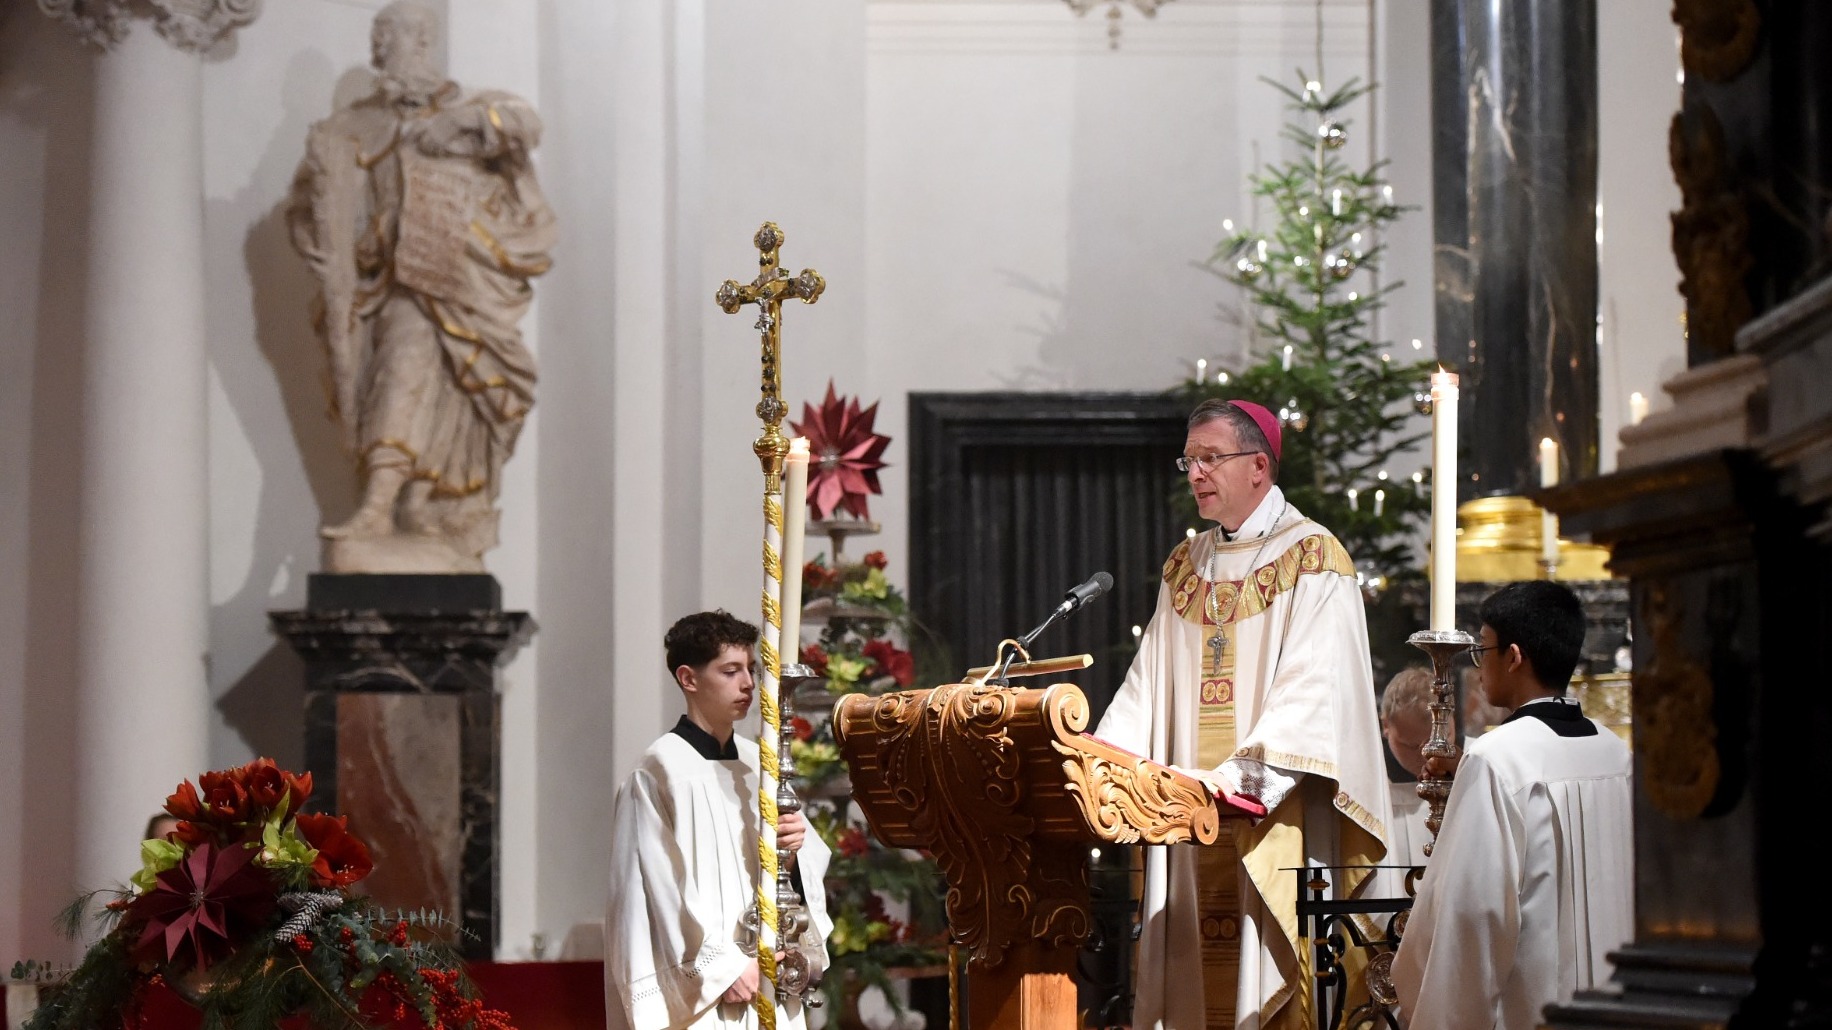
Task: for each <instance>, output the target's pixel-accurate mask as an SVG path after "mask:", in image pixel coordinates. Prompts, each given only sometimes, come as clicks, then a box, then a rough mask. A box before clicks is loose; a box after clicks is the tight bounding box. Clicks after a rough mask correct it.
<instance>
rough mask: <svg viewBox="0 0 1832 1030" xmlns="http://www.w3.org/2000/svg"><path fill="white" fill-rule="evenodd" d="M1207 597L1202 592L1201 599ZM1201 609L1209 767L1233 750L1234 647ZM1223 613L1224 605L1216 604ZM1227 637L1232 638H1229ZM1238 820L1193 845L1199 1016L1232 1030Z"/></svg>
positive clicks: (1202, 761) (1203, 737) (1203, 753)
mask: <svg viewBox="0 0 1832 1030" xmlns="http://www.w3.org/2000/svg"><path fill="white" fill-rule="evenodd" d="M1209 589H1214V588H1213V587H1212V586H1211V587H1209ZM1204 600H1205V602H1206V600H1207V599H1206V598H1205V599H1204ZM1208 609H1209V606H1208V605H1207V604H1206V603H1204V604H1203V605H1202V606H1201V607H1200V608H1199V609H1198V610H1199V611H1201V612H1202V635H1201V638H1200V639H1201V642H1202V645H1203V646H1202V696H1201V702H1200V707H1199V708H1198V710H1197V715H1196V765H1197V767H1198V768H1202V769H1213V768H1215V767H1216V766H1219V765H1220V764H1221V763H1223V762H1225V761H1227V760H1228V757H1229V756H1231V755H1232V754H1234V745H1235V743H1236V737H1235V733H1234V648H1233V647H1224V648H1222V649H1221V651H1220V657H1219V660H1218V659H1217V654H1216V650H1215V649H1214V648H1211V647H1209V646H1207V645H1208V640H1209V637H1210V636H1212V635H1214V634H1215V633H1218V632H1220V631H1221V627H1220V626H1218V625H1216V624H1215V623H1214V621H1213V620H1212V619H1211V618H1210V617H1209V615H1208ZM1220 610H1221V611H1222V612H1223V617H1224V618H1226V611H1227V609H1226V608H1225V607H1224V608H1222V609H1220ZM1230 643H1231V642H1230ZM1237 825H1239V823H1238V821H1237V820H1234V819H1224V820H1222V822H1221V834H1220V835H1219V836H1217V837H1216V838H1215V843H1213V844H1211V845H1209V846H1207V847H1203V848H1198V849H1196V918H1197V927H1198V929H1199V931H1200V933H1201V935H1202V1005H1203V1022H1204V1025H1206V1026H1208V1027H1210V1028H1221V1030H1232V1028H1233V1026H1234V1010H1235V1003H1236V1001H1237V999H1238V997H1239V993H1240V845H1239V844H1238V842H1237V841H1236V840H1235V835H1234V830H1235V827H1236V826H1237Z"/></svg>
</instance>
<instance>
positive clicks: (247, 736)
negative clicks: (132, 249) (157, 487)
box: [209, 53, 371, 768]
mask: <svg viewBox="0 0 1832 1030" xmlns="http://www.w3.org/2000/svg"><path fill="white" fill-rule="evenodd" d="M334 75H336V72H335V70H334V69H333V67H332V65H331V63H330V62H329V61H328V60H326V59H325V58H324V57H323V56H322V55H320V54H313V53H301V54H298V55H296V56H294V58H293V59H292V63H291V64H290V65H289V66H288V68H287V74H286V82H285V86H284V90H283V96H284V97H285V98H286V108H285V114H284V116H283V117H282V118H281V120H280V123H279V124H278V125H277V126H275V128H274V132H273V135H272V137H271V138H270V139H269V141H268V145H267V147H266V149H265V151H264V152H263V153H262V155H261V158H260V161H259V163H258V165H257V166H256V168H255V170H254V172H253V173H252V174H251V176H250V178H249V183H248V185H247V186H245V187H244V188H243V189H241V190H240V191H238V192H237V193H236V194H235V195H234V196H233V197H231V198H229V199H226V200H221V201H213V202H212V203H211V206H210V212H209V217H210V219H211V220H212V222H213V223H215V224H219V225H228V226H247V230H246V233H245V234H244V236H243V239H242V248H241V254H240V257H241V264H242V266H243V267H242V268H241V269H236V268H234V267H232V266H231V264H230V262H229V260H228V258H227V257H226V255H225V256H224V258H223V263H224V267H223V268H221V269H218V270H215V274H213V275H212V276H211V281H212V282H219V283H222V282H234V281H236V280H237V279H239V278H240V277H241V275H243V274H245V275H246V276H247V281H248V283H249V290H250V295H249V302H250V309H251V310H250V312H249V314H250V316H251V321H252V324H253V327H254V340H253V343H254V346H253V347H250V346H248V343H249V341H247V340H246V339H244V338H242V337H241V336H240V335H239V334H228V335H227V336H226V337H225V338H222V339H219V340H217V341H215V343H214V346H213V348H212V356H211V357H212V365H213V367H214V368H215V369H216V371H217V376H218V380H219V382H220V383H221V385H222V388H223V393H224V396H225V397H226V398H227V400H228V403H229V405H230V407H231V408H233V409H234V412H235V415H236V420H237V422H238V424H239V425H240V426H241V427H242V429H243V431H244V439H243V444H244V445H245V446H246V447H248V448H249V449H250V450H252V452H253V458H254V463H255V465H256V466H257V467H258V468H259V469H260V470H261V475H260V477H259V496H258V497H257V498H255V499H254V501H253V502H252V509H253V516H252V519H253V527H252V530H253V531H252V541H251V546H250V555H251V557H250V560H249V565H248V572H247V575H246V577H245V578H244V580H243V582H242V583H241V585H240V587H239V588H238V589H237V590H236V592H235V594H234V596H232V597H230V598H228V599H227V600H225V601H223V602H222V603H220V604H218V605H216V606H215V608H214V610H213V611H212V613H211V639H212V642H213V645H212V646H213V649H214V650H215V651H216V652H217V653H218V655H219V656H220V659H221V665H222V666H227V668H222V674H223V677H224V680H223V681H219V682H216V683H213V684H212V689H213V690H215V691H216V692H217V707H218V709H219V710H220V712H221V713H222V716H223V719H224V720H225V721H226V723H227V724H228V726H229V727H230V729H231V730H233V732H234V733H235V734H236V735H237V736H239V737H240V739H241V741H242V742H243V743H244V744H246V745H247V747H248V748H249V749H251V750H252V751H253V753H255V754H260V755H269V756H272V757H273V758H274V759H275V760H276V761H278V762H280V764H282V765H285V766H288V767H290V768H299V767H300V766H301V764H302V763H303V761H304V753H305V740H304V698H305V673H304V665H303V663H302V662H301V661H300V660H299V658H298V656H297V655H295V654H294V653H293V652H292V650H291V649H290V648H289V647H288V646H287V645H286V644H285V643H283V642H280V641H277V640H274V639H273V638H272V637H271V636H270V633H271V631H270V630H269V629H268V625H267V612H268V610H269V609H272V608H296V607H299V606H300V605H301V604H303V602H304V594H305V589H304V588H305V577H306V575H307V574H308V573H310V572H313V571H316V569H317V568H318V565H319V560H320V550H319V538H318V526H319V525H320V524H321V522H322V521H324V518H325V514H324V513H327V512H330V513H336V514H337V515H338V516H339V517H341V516H342V514H343V513H346V512H349V511H351V510H353V509H354V507H355V504H356V477H355V475H354V462H353V459H352V458H351V457H350V456H349V455H347V454H346V453H345V452H344V450H343V445H342V442H341V440H340V437H339V433H338V428H337V426H336V424H335V423H334V422H333V420H332V418H331V416H330V408H329V394H328V393H327V370H326V366H325V356H324V348H323V346H322V345H321V344H320V343H319V340H318V337H317V334H316V333H315V332H314V331H313V329H312V305H313V302H314V297H315V296H316V291H317V284H316V282H315V281H314V280H313V278H312V275H311V272H310V270H309V269H308V268H307V267H306V265H305V262H304V261H303V260H302V259H301V258H300V257H299V255H298V253H297V252H295V251H294V250H293V246H292V241H291V237H290V235H289V233H288V229H287V226H286V206H287V192H286V191H287V187H288V185H289V184H290V183H291V181H292V175H293V170H294V169H295V168H296V167H297V165H298V162H299V160H300V158H301V157H302V156H303V155H304V152H305V138H306V132H307V130H308V128H309V126H310V125H311V123H312V122H314V121H316V120H317V119H319V118H322V117H324V116H325V115H327V114H329V113H330V111H329V110H313V109H307V107H306V106H305V105H306V101H305V99H304V98H315V97H321V96H323V95H324V94H325V92H326V89H325V86H326V84H328V83H329V82H330V81H331V80H332V78H333V76H334ZM370 82H371V79H370V76H369V73H368V72H366V71H362V70H354V69H353V70H350V71H347V72H345V73H343V74H342V75H341V76H338V77H337V79H336V84H335V87H334V96H335V98H336V100H335V103H338V104H341V103H345V102H347V99H348V98H351V97H356V96H362V95H364V94H365V93H366V92H368V90H369V87H370ZM237 322H238V324H239V320H237ZM276 392H277V393H278V395H279V400H280V411H279V412H275V411H274V410H273V399H274V395H275V393H276ZM294 468H297V469H298V470H299V471H300V472H302V473H303V477H300V476H297V475H293V474H291V470H292V469H294ZM301 478H303V483H302V482H301ZM302 486H303V490H302V489H301V487H302ZM228 506H229V507H233V508H237V509H244V510H245V509H246V508H247V507H249V505H246V504H244V503H243V502H242V501H241V500H240V499H231V500H230V501H229V502H228ZM243 663H246V664H243ZM217 750H218V751H221V750H222V748H220V747H218V748H217Z"/></svg>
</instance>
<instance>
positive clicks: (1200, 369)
mask: <svg viewBox="0 0 1832 1030" xmlns="http://www.w3.org/2000/svg"><path fill="white" fill-rule="evenodd" d="M1208 374H1209V359H1207V358H1197V359H1196V381H1197V382H1198V383H1200V382H1202V381H1203V380H1204V379H1205V378H1207V376H1208Z"/></svg>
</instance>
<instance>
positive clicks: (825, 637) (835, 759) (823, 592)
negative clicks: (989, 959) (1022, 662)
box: [789, 551, 947, 1011]
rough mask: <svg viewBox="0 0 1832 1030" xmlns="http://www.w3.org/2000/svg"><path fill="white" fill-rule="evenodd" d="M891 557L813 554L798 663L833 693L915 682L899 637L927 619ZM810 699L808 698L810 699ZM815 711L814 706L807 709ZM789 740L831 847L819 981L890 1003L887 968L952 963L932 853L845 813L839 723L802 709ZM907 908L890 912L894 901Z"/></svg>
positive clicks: (837, 999) (813, 815) (840, 999)
mask: <svg viewBox="0 0 1832 1030" xmlns="http://www.w3.org/2000/svg"><path fill="white" fill-rule="evenodd" d="M888 565H889V562H888V561H887V560H886V558H885V556H884V552H882V551H872V552H870V553H869V554H867V555H865V557H864V558H863V559H862V560H860V561H858V562H839V563H832V564H830V563H829V562H828V561H827V560H826V558H825V556H817V557H816V558H815V559H814V560H813V561H810V562H808V563H807V564H806V565H804V566H803V568H802V596H803V597H804V598H806V603H805V607H804V613H805V615H804V618H805V620H806V621H808V622H810V623H811V622H812V621H813V619H814V617H815V616H817V615H818V616H822V617H824V618H825V624H824V625H823V626H822V629H821V633H820V637H819V639H818V640H817V641H816V642H815V643H812V644H808V645H805V646H803V647H802V649H801V660H802V663H803V664H805V665H807V666H809V667H810V668H812V669H813V671H814V672H815V674H816V675H818V676H821V677H822V678H823V680H824V683H823V684H822V686H824V688H825V689H824V691H822V693H823V694H824V695H825V698H826V699H829V701H830V699H831V698H832V697H833V696H835V695H840V694H854V693H864V694H883V693H888V692H890V691H894V690H907V689H910V688H912V687H914V686H916V685H917V683H918V679H919V674H918V670H917V660H916V655H915V654H914V653H912V651H911V650H909V649H907V648H904V647H901V646H899V645H898V643H897V639H898V638H902V639H904V640H909V639H910V638H911V637H912V636H914V635H915V634H916V633H917V632H919V630H920V627H919V626H917V624H916V623H915V620H914V619H912V618H911V616H910V614H909V608H908V605H907V604H906V603H905V600H904V597H903V595H902V593H901V592H899V591H898V590H897V588H896V587H895V586H894V585H893V584H892V583H891V582H890V579H889V578H888V577H887V576H886V575H885V569H886V567H887V566H888ZM811 708H812V706H810V709H811ZM810 714H813V713H812V711H811V712H810ZM791 726H792V729H793V731H794V736H793V739H792V740H791V742H790V744H789V750H790V755H791V756H792V757H793V759H794V761H795V768H796V772H797V773H798V774H799V775H800V776H801V777H802V778H803V780H804V783H805V794H806V795H807V796H809V798H810V802H809V807H808V810H807V811H808V819H809V823H810V825H812V826H813V828H814V830H815V832H816V833H819V834H820V835H821V838H822V839H823V840H825V841H826V842H827V846H828V847H830V848H832V849H833V864H832V865H831V866H829V867H828V870H827V911H828V912H829V913H831V914H832V916H833V923H834V925H833V935H832V936H831V937H829V938H828V939H827V950H828V953H829V955H830V956H831V957H832V968H833V971H834V974H838V975H833V974H830V975H828V977H827V978H826V979H825V980H824V981H823V985H824V987H823V989H824V990H826V991H827V992H828V994H829V996H830V997H829V1001H830V1002H832V1003H833V1004H834V1005H836V1006H837V1007H836V1009H835V1011H839V1009H840V1008H843V1007H844V996H845V994H846V992H848V991H858V990H861V989H863V988H864V987H868V986H877V987H878V988H880V989H881V990H883V991H884V993H885V997H886V998H887V999H889V1000H890V1003H891V1004H892V1005H893V1006H897V1005H899V1004H900V1002H899V1001H898V998H899V995H898V994H897V993H896V992H894V991H892V990H890V989H889V988H890V985H891V979H892V975H893V973H892V971H893V970H899V969H903V970H907V969H913V968H932V967H935V966H937V965H940V964H941V963H943V962H945V961H946V954H947V918H946V915H945V913H944V911H943V909H942V901H943V898H944V896H945V894H946V891H947V887H946V884H945V883H944V882H943V880H942V877H941V871H940V869H939V868H937V866H936V865H935V862H934V860H933V859H931V858H930V857H929V856H927V855H923V854H920V853H917V852H909V851H903V850H900V849H893V848H886V847H884V846H883V845H881V844H879V843H878V842H877V841H875V840H873V839H872V838H871V836H870V835H869V834H868V833H866V831H865V829H864V828H863V827H862V826H860V825H858V824H857V823H856V822H854V821H853V820H851V819H850V818H848V815H847V806H848V804H849V795H848V788H846V787H845V786H844V784H843V782H842V781H841V779H840V777H841V776H842V774H844V773H845V771H846V765H845V762H844V761H843V760H842V759H841V757H840V751H839V747H838V746H837V745H836V744H835V743H834V740H833V731H832V727H831V725H830V724H829V723H828V722H827V720H826V719H825V718H823V717H821V716H820V715H815V716H814V717H813V718H803V717H795V718H794V719H793V721H792V722H791ZM889 903H895V904H897V905H899V906H901V907H902V909H903V910H904V911H905V915H904V918H901V919H899V918H895V917H893V916H892V915H891V914H890V912H889V908H888V907H887V906H888V904H889Z"/></svg>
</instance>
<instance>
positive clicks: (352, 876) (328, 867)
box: [296, 812, 375, 888]
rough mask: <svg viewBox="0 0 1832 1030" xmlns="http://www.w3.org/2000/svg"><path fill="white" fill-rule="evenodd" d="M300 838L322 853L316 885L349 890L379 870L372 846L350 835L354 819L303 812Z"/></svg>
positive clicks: (314, 872)
mask: <svg viewBox="0 0 1832 1030" xmlns="http://www.w3.org/2000/svg"><path fill="white" fill-rule="evenodd" d="M296 824H297V826H298V827H299V836H300V837H301V838H302V839H303V840H304V841H305V842H306V843H307V844H310V845H311V846H312V847H313V848H316V849H317V851H318V857H317V859H315V860H314V861H313V862H312V886H314V887H318V888H325V887H348V886H349V885H351V884H353V883H355V882H356V881H358V880H360V879H362V878H363V877H365V876H368V875H369V874H370V872H372V871H374V869H375V860H374V859H372V858H370V857H369V845H367V844H364V843H363V842H362V840H361V839H360V838H358V837H357V836H356V835H355V834H353V833H351V832H350V817H349V816H344V815H313V814H312V813H310V812H301V813H299V815H298V817H297V819H296Z"/></svg>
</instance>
